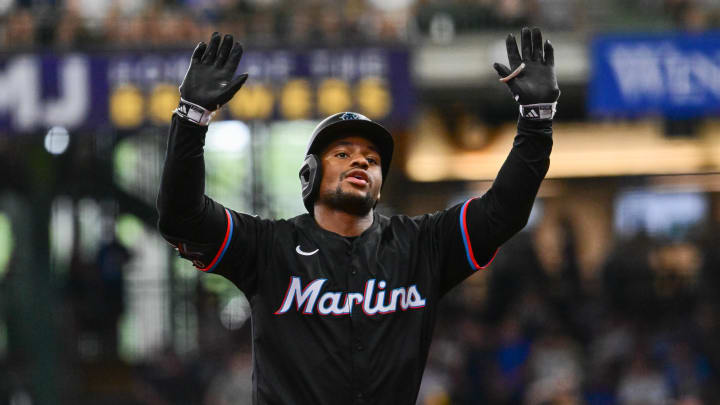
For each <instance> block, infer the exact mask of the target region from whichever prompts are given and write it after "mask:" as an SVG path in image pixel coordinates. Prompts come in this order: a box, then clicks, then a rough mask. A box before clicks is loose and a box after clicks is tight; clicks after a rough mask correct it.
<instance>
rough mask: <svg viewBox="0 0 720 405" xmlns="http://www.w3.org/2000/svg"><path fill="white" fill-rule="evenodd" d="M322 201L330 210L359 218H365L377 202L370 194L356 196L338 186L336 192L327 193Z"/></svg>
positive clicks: (321, 197) (322, 197)
mask: <svg viewBox="0 0 720 405" xmlns="http://www.w3.org/2000/svg"><path fill="white" fill-rule="evenodd" d="M320 199H321V200H322V201H323V202H324V203H325V204H327V205H328V206H329V207H330V208H333V209H336V210H338V211H343V212H346V213H348V214H350V215H354V216H357V217H364V216H365V215H367V214H368V213H369V212H370V210H371V209H372V208H373V207H374V206H375V203H376V202H377V200H376V199H374V198H373V197H372V196H371V195H370V194H365V196H364V197H361V196H359V195H356V194H350V193H346V192H344V191H343V190H342V188H341V187H340V184H338V186H337V188H336V189H335V191H334V192H329V193H325V195H322V196H320Z"/></svg>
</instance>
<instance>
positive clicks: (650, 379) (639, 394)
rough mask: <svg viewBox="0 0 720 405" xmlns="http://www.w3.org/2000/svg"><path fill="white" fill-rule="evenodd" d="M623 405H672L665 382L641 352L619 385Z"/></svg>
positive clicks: (635, 357) (637, 354)
mask: <svg viewBox="0 0 720 405" xmlns="http://www.w3.org/2000/svg"><path fill="white" fill-rule="evenodd" d="M618 397H619V400H620V404H621V405H649V404H652V405H664V404H669V403H670V391H669V389H668V387H667V385H666V384H665V381H664V380H663V378H662V374H660V373H659V372H658V371H657V370H656V369H655V368H654V367H653V366H652V365H651V364H650V361H649V360H648V358H647V357H646V356H645V355H644V354H643V353H641V352H638V353H636V354H635V356H634V358H633V360H632V362H631V363H630V366H629V367H628V370H627V371H626V372H625V374H624V375H623V376H622V378H621V379H620V382H619V384H618Z"/></svg>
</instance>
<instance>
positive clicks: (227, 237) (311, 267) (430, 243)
mask: <svg viewBox="0 0 720 405" xmlns="http://www.w3.org/2000/svg"><path fill="white" fill-rule="evenodd" d="M520 43H521V49H522V52H520V51H519V50H518V47H517V44H516V41H515V37H514V36H512V35H509V36H508V37H507V52H508V58H509V62H510V66H509V67H508V66H505V65H501V64H495V65H494V67H495V69H496V70H497V72H498V73H499V75H500V77H501V78H500V80H501V81H503V82H505V83H507V85H508V86H509V88H510V90H511V93H512V94H513V96H514V97H515V100H517V102H518V103H519V105H520V118H519V120H518V130H517V136H516V137H515V141H514V143H513V147H512V150H511V151H510V153H509V155H508V157H507V160H506V161H505V163H504V164H503V165H502V168H501V169H500V171H499V173H498V175H497V178H496V179H495V182H494V183H493V186H492V188H491V189H490V190H488V192H487V193H485V194H484V195H483V196H480V197H478V198H472V199H470V200H468V201H465V202H463V203H461V204H458V205H455V206H453V207H450V208H448V209H446V210H443V211H438V212H435V213H432V214H426V215H422V216H418V217H408V216H402V215H398V216H392V217H385V216H382V215H379V214H378V213H377V212H375V210H374V207H375V204H376V203H377V201H378V199H379V198H380V191H381V189H382V186H383V183H384V182H385V179H386V178H387V176H388V171H389V169H390V161H391V159H392V153H393V139H392V136H391V135H390V133H389V132H388V131H387V130H385V128H383V127H382V126H381V125H379V124H378V123H375V122H373V121H371V120H369V119H368V118H366V117H364V116H362V115H360V114H356V113H352V112H341V113H337V114H335V115H332V116H330V117H328V118H326V119H325V120H323V121H322V122H321V123H320V124H319V125H318V126H317V128H315V130H314V132H313V133H312V136H311V138H310V142H309V144H308V147H307V153H306V156H305V161H304V163H303V165H302V167H301V169H300V183H301V185H302V198H303V201H304V203H305V207H306V208H307V211H308V212H307V213H305V214H303V215H299V216H297V217H294V218H291V219H287V220H270V219H262V218H259V217H256V216H252V215H247V214H244V213H240V212H236V211H233V210H232V209H230V208H227V207H224V206H222V205H221V204H219V203H217V202H216V201H213V200H212V199H211V198H209V197H208V196H206V195H205V194H204V176H205V172H204V162H203V143H204V137H205V133H206V131H207V125H208V122H209V121H210V118H211V117H212V114H213V111H214V110H216V109H217V108H219V107H220V106H222V105H223V104H225V103H226V102H227V101H228V100H230V99H231V98H232V97H233V95H234V94H235V93H236V92H237V91H238V90H239V89H240V87H241V86H242V85H243V83H244V82H245V80H246V79H247V74H243V75H240V76H237V77H235V76H234V74H235V70H236V68H237V66H238V63H239V61H240V58H241V56H242V47H241V46H240V44H239V43H237V42H234V41H233V37H232V36H230V35H225V36H224V38H221V36H220V35H219V34H217V33H215V34H213V35H212V37H211V39H210V41H209V43H208V44H205V43H202V42H201V43H200V44H198V46H197V47H196V48H195V51H194V52H193V55H192V60H191V63H190V67H189V69H188V72H187V74H186V76H185V79H184V80H183V83H182V85H181V86H180V95H181V100H180V105H179V106H178V108H177V110H175V113H174V115H173V118H172V124H171V127H170V135H169V139H168V150H167V156H166V160H165V167H164V171H163V176H162V184H161V186H160V192H159V196H158V202H157V205H158V212H159V222H158V228H159V230H160V232H161V233H162V235H163V236H164V237H165V238H166V239H167V240H168V241H169V242H170V243H171V244H173V245H174V246H175V247H176V248H177V250H178V251H179V253H180V255H181V256H182V257H184V258H186V259H189V260H191V261H192V263H193V264H194V265H195V266H196V267H197V268H199V269H200V270H201V271H204V272H211V273H216V274H220V275H222V276H224V277H226V278H227V279H229V280H230V281H231V282H233V283H234V284H235V285H236V286H237V287H238V288H239V289H240V290H242V291H243V292H244V293H245V295H246V296H247V298H248V300H249V302H250V306H251V309H252V316H251V322H252V345H253V369H254V371H253V403H255V404H414V403H415V401H416V398H417V395H418V389H419V387H420V381H421V378H422V374H423V369H424V367H425V361H426V359H427V355H428V349H429V347H430V340H431V336H432V334H433V326H434V324H435V320H436V316H437V309H438V302H439V301H440V299H441V298H442V297H443V295H444V294H445V293H446V292H447V291H448V290H450V289H451V288H452V287H453V286H455V285H456V284H458V283H460V282H461V281H462V280H464V279H465V278H466V277H468V276H470V275H472V274H473V273H474V272H475V271H477V270H479V269H484V268H485V267H487V266H488V265H489V263H490V262H491V261H492V258H493V257H494V255H495V253H496V251H497V249H498V247H499V246H500V245H501V244H502V243H503V242H505V241H506V240H507V239H508V238H510V237H511V236H512V235H514V234H515V233H516V232H518V231H519V230H520V229H522V228H523V226H525V224H526V223H527V219H528V216H529V214H530V209H531V207H532V205H533V201H534V199H535V195H536V193H537V190H538V187H539V186H540V182H541V181H542V179H543V177H544V176H545V173H546V172H547V170H548V167H549V154H550V150H551V147H552V119H553V116H554V114H555V105H556V100H557V99H558V97H559V95H560V90H559V89H558V85H557V82H556V79H555V72H554V61H553V48H552V46H551V45H550V43H549V42H545V43H543V42H542V37H541V33H540V31H539V30H538V29H533V30H532V31H531V30H530V29H527V28H523V30H522V34H521V41H520Z"/></svg>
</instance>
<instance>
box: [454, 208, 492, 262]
mask: <svg viewBox="0 0 720 405" xmlns="http://www.w3.org/2000/svg"><path fill="white" fill-rule="evenodd" d="M474 199H475V198H471V199H469V200H467V201H465V203H464V204H463V206H462V208H461V209H460V233H461V234H462V239H463V244H464V245H465V255H466V257H467V261H468V263H469V264H470V268H472V269H473V270H481V269H485V268H487V267H488V266H489V265H490V263H492V261H493V259H495V255H497V252H498V250H497V249H496V250H495V253H493V255H492V257H491V258H490V260H488V261H487V263H485V264H483V265H482V266H481V265H480V264H478V262H477V260H475V253H474V252H473V248H472V243H471V242H470V234H469V233H468V228H467V207H468V204H470V201H472V200H474Z"/></svg>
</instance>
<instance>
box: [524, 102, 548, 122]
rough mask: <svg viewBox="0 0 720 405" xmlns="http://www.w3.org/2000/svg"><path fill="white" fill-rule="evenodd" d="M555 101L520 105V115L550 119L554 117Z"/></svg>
mask: <svg viewBox="0 0 720 405" xmlns="http://www.w3.org/2000/svg"><path fill="white" fill-rule="evenodd" d="M556 109H557V101H556V102H554V103H540V104H525V105H520V117H522V118H525V119H529V120H535V121H540V120H551V119H553V117H555V110H556Z"/></svg>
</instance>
